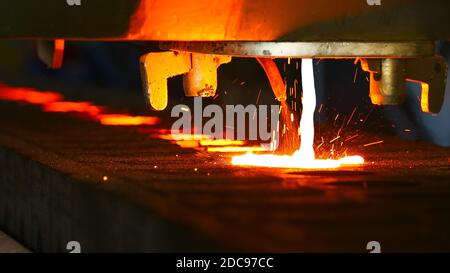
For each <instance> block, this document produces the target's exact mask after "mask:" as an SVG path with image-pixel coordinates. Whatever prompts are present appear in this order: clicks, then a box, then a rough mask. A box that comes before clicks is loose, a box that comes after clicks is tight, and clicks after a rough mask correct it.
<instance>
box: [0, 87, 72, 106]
mask: <svg viewBox="0 0 450 273" xmlns="http://www.w3.org/2000/svg"><path fill="white" fill-rule="evenodd" d="M0 99H1V100H8V101H16V102H23V103H28V104H48V103H52V102H57V101H60V100H62V99H63V97H62V96H61V95H60V94H58V93H54V92H39V91H34V90H32V89H31V88H12V87H8V86H4V85H0Z"/></svg>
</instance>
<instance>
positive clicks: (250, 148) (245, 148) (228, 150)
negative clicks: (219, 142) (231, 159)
mask: <svg viewBox="0 0 450 273" xmlns="http://www.w3.org/2000/svg"><path fill="white" fill-rule="evenodd" d="M207 150H208V152H213V153H243V152H267V151H268V150H267V149H266V148H264V147H259V146H224V147H208V148H207Z"/></svg>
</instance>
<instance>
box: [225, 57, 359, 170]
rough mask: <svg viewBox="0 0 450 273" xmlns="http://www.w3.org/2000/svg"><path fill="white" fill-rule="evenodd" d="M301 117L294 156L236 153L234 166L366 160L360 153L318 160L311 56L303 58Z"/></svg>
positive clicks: (323, 165) (317, 165) (321, 165)
mask: <svg viewBox="0 0 450 273" xmlns="http://www.w3.org/2000/svg"><path fill="white" fill-rule="evenodd" d="M302 86H303V97H302V105H303V110H302V117H301V121H300V136H301V144H300V149H299V150H298V151H296V152H295V153H294V154H293V155H292V156H290V155H272V154H262V155H261V154H260V155H256V154H252V153H247V154H245V155H240V156H234V157H233V158H232V160H231V162H232V164H233V165H242V166H258V167H272V168H298V169H335V168H339V167H343V166H355V165H361V164H363V163H364V158H362V157H361V156H347V157H344V158H341V159H338V160H334V159H316V158H315V153H314V148H313V144H314V111H315V108H316V90H315V87H314V70H313V62H312V59H303V60H302Z"/></svg>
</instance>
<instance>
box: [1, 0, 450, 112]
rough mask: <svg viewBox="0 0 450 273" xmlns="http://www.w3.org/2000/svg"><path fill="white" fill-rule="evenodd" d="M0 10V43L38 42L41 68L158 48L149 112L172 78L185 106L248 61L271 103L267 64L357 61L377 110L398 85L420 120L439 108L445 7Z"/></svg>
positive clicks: (394, 99) (8, 6) (46, 6)
mask: <svg viewBox="0 0 450 273" xmlns="http://www.w3.org/2000/svg"><path fill="white" fill-rule="evenodd" d="M0 10H1V12H2V16H1V17H0V38H14V39H36V40H38V47H37V48H38V56H39V57H40V58H41V59H42V60H43V61H44V62H45V63H47V64H48V66H49V67H51V68H58V67H60V66H61V65H62V59H63V52H64V41H72V40H83V41H84V40H96V41H117V40H120V41H153V42H155V41H156V42H159V46H160V48H161V49H162V50H163V51H162V52H150V53H148V54H146V55H144V56H142V58H141V60H140V62H141V67H142V81H143V86H144V90H145V94H146V97H147V100H148V102H149V105H150V106H151V108H153V109H154V110H163V109H165V107H166V106H167V103H168V99H169V94H170V91H168V90H167V79H168V78H170V77H173V76H176V75H183V82H184V89H185V94H186V95H187V96H203V97H209V96H214V95H215V92H216V88H217V68H218V67H219V66H220V65H222V64H225V63H228V62H230V61H231V58H234V57H253V58H258V60H259V62H260V63H261V65H262V66H263V68H264V70H265V71H266V73H268V77H269V80H270V82H271V85H272V88H273V89H274V91H275V94H276V96H277V98H278V99H280V100H281V99H283V97H284V95H283V94H284V92H283V89H282V87H280V84H279V82H280V78H279V77H280V76H279V73H277V71H275V68H276V67H274V65H273V62H272V59H274V58H351V59H355V60H357V61H360V63H361V65H362V68H363V69H364V70H365V71H367V72H370V98H371V101H372V102H373V103H374V104H377V105H395V104H401V103H402V102H403V100H404V98H405V92H406V91H405V83H406V81H411V82H418V83H420V84H421V85H422V95H421V98H420V103H421V108H422V111H424V112H430V113H438V112H439V111H440V109H441V106H442V103H443V99H444V92H445V82H446V78H447V67H448V65H447V62H446V60H445V59H444V58H443V57H441V56H439V55H436V52H435V51H436V50H435V44H436V42H438V41H441V40H447V39H448V38H449V37H450V29H449V28H448V26H449V25H450V17H449V16H448V14H447V13H448V11H449V10H450V3H449V2H448V1H446V0H436V1H432V3H431V2H430V1H423V0H377V1H374V0H347V1H335V0H315V1H309V0H282V1H269V0H261V1H250V0H248V1H247V0H230V1H215V0H213V1H204V0H194V1H176V0H169V1H158V0H127V1H124V0H111V1H107V2H103V1H86V0H84V1H83V0H60V1H54V0H43V1H24V0H20V1H2V2H1V3H0ZM100 10H101V11H102V12H99V11H100Z"/></svg>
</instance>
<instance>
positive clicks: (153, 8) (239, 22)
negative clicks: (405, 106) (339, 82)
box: [127, 0, 401, 41]
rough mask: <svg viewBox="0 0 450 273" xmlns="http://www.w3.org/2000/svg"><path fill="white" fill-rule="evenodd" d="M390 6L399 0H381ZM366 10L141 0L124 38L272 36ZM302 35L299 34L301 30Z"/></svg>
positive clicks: (316, 4)
mask: <svg viewBox="0 0 450 273" xmlns="http://www.w3.org/2000/svg"><path fill="white" fill-rule="evenodd" d="M386 2H389V3H383V6H392V5H394V4H396V3H398V2H401V1H400V0H390V1H386ZM365 12H367V3H366V2H365V1H357V0H352V1H329V0H315V1H309V0H282V1H273V0H259V1H251V0H227V1H221V0H191V1H179V0H165V1H160V0H141V1H140V2H139V5H138V6H137V8H136V12H135V14H134V15H133V17H132V19H131V22H130V28H129V31H128V37H127V38H128V39H136V40H146V39H147V40H159V41H164V40H165V41H273V40H276V39H280V37H286V36H287V35H289V34H291V35H292V33H295V32H298V33H304V32H305V31H306V32H307V31H308V30H309V28H310V27H311V26H316V25H319V26H321V25H322V24H324V23H328V22H335V21H340V20H344V19H346V18H351V17H352V16H355V15H360V14H364V13H365ZM300 36H301V35H300Z"/></svg>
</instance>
